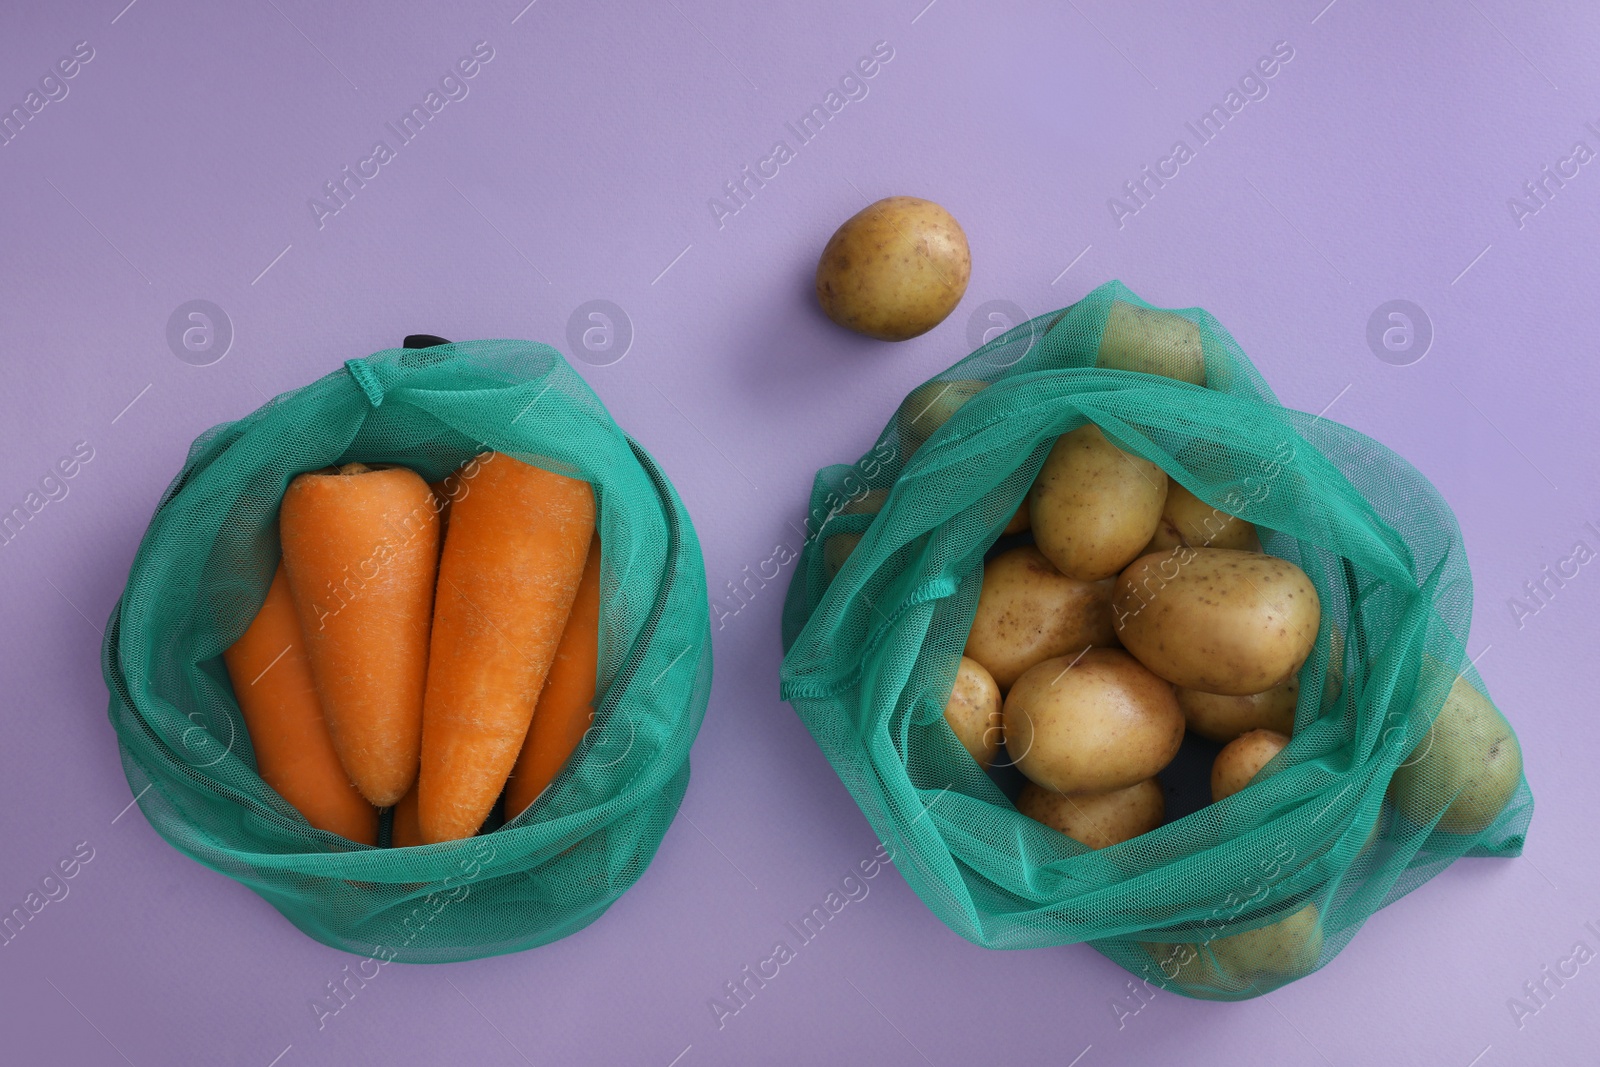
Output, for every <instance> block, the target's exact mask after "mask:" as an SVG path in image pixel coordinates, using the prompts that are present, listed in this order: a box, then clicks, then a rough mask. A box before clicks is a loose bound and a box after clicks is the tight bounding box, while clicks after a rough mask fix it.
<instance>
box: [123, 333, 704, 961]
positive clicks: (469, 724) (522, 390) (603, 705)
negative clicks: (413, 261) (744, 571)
mask: <svg viewBox="0 0 1600 1067" xmlns="http://www.w3.org/2000/svg"><path fill="white" fill-rule="evenodd" d="M102 658H103V669H104V672H105V677H106V682H107V685H108V687H109V689H110V692H111V703H110V716H111V721H112V724H113V726H114V727H115V729H116V732H117V736H118V740H119V743H120V746H121V751H122V759H123V766H124V769H125V771H126V773H127V776H128V782H129V785H130V786H131V787H132V789H133V791H134V793H135V795H136V796H137V798H138V803H139V806H140V807H141V809H142V810H143V812H144V814H145V815H146V817H147V818H148V819H149V820H150V822H151V824H152V825H153V826H154V827H155V828H156V830H157V831H158V832H159V833H160V834H161V835H162V836H163V837H164V838H166V839H167V841H169V842H170V843H171V844H172V845H173V846H175V847H176V848H178V849H179V850H180V851H182V852H184V853H185V854H186V855H188V856H190V857H191V858H193V859H195V860H197V861H199V862H200V863H203V864H205V865H206V866H208V867H211V868H213V869H215V870H218V871H221V872H222V873H224V874H226V875H228V876H229V877H232V878H235V879H237V880H239V881H241V882H243V883H245V884H246V885H248V886H250V887H251V888H252V889H254V890H255V891H256V892H257V893H259V894H261V895H262V896H263V897H265V898H266V899H267V900H268V901H269V902H271V903H272V904H273V905H274V906H275V907H276V908H278V910H279V911H281V912H282V913H283V914H284V915H285V916H286V917H288V918H289V919H290V921H292V922H293V923H294V924H295V925H296V926H298V927H299V928H300V929H302V930H303V931H305V932H306V933H307V934H309V935H310V936H312V937H314V938H316V939H318V940H320V941H323V942H324V943H326V944H329V945H332V946H334V947H337V948H341V949H345V950H347V951H350V952H356V953H360V954H362V955H367V956H375V957H378V958H383V959H397V960H402V961H408V962H443V961H452V960H462V959H471V958H476V957H481V956H487V955H493V954H496V953H502V952H512V951H517V950H519V949H524V948H529V947H532V946H535V945H539V944H543V943H545V942H548V941H551V940H554V939H556V938H559V937H563V936H565V935H566V934H569V933H572V932H573V931H575V930H578V929H580V928H582V927H583V926H585V925H586V924H588V923H589V922H592V921H593V920H594V919H596V918H597V917H598V916H599V915H600V914H601V913H602V912H604V910H605V909H606V908H607V907H608V906H609V905H610V903H611V902H612V901H613V900H615V899H616V898H617V897H618V896H620V895H621V894H622V893H623V892H624V891H625V890H626V889H627V888H628V887H629V886H630V885H632V884H633V882H634V881H635V880H637V879H638V877H639V876H640V874H642V873H643V871H644V869H645V867H646V865H647V864H648V863H649V862H650V859H651V857H652V856H653V855H654V853H655V849H656V847H657V846H658V845H659V843H660V841H661V838H662V836H663V835H664V834H665V833H666V829H667V826H668V825H669V824H670V823H671V821H672V818H673V816H674V814H675V813H676V811H677V807H678V804H679V802H680V801H681V799H682V797H683V792H684V789H685V787H686V786H687V783H688V776H689V748H690V745H691V743H692V742H693V740H694V736H695V733H696V731H697V730H698V729H699V725H700V721H701V718H702V717H703V715H704V712H705V706H706V701H707V698H708V695H709V688H710V675H711V649H710V628H709V615H708V609H707V599H706V588H705V572H704V565H703V563H702V561H701V557H700V549H699V544H698V541H697V540H696V538H695V533H694V529H693V527H692V525H691V524H690V521H689V517H688V514H687V513H686V512H685V510H684V508H683V505H682V503H681V501H680V500H679V499H678V496H677V494H676V492H675V491H674V490H673V488H672V485H671V483H670V482H669V481H668V480H667V478H666V476H665V474H663V473H662V471H661V470H660V468H659V467H658V466H657V464H656V463H655V461H654V460H653V459H652V458H651V457H650V455H649V454H648V453H647V452H646V451H645V450H644V449H643V448H642V447H641V446H640V445H639V444H638V443H637V442H635V441H634V440H633V439H632V438H630V437H628V436H627V435H626V434H625V433H623V432H622V431H621V430H620V429H619V428H618V427H617V426H616V424H615V423H614V422H613V421H612V420H611V418H610V416H609V415H608V414H607V412H606V410H605V408H604V406H603V405H602V404H601V402H600V400H599V398H597V397H596V396H595V395H594V394H593V393H592V392H591V391H590V390H589V388H588V387H587V386H586V385H585V384H584V382H583V381H582V379H581V378H579V377H578V375H577V374H575V373H574V372H573V371H572V369H571V368H570V367H569V366H568V365H567V364H566V363H565V361H564V360H563V359H562V358H561V356H560V355H559V354H558V353H556V352H555V351H554V350H553V349H551V348H549V347H547V346H544V345H537V344H530V343H526V342H520V341H479V342H470V343H464V344H447V343H446V344H438V345H433V346H431V347H425V348H416V349H411V348H408V349H391V350H388V351H384V352H379V353H377V354H375V355H373V356H371V357H369V358H367V359H363V360H352V361H350V362H349V363H348V364H347V365H346V367H345V369H342V370H339V371H337V372H335V373H333V374H330V375H328V376H327V377H325V378H323V379H321V380H319V381H316V382H313V383H312V384H310V385H308V386H306V387H305V388H303V389H300V390H297V391H295V392H292V393H287V394H284V395H282V396H279V397H277V398H276V399H274V400H273V401H271V402H270V403H268V404H267V405H265V406H264V407H262V408H261V409H260V410H258V411H256V412H254V413H253V414H251V415H249V416H247V417H246V418H244V419H241V420H239V421H237V422H233V423H228V424H224V425H222V426H218V427H215V428H213V429H212V430H210V431H208V432H207V433H206V434H204V435H202V436H201V437H200V438H199V439H198V440H197V441H196V442H195V443H194V445H193V447H192V448H191V449H190V453H189V457H188V460H187V462H186V463H185V465H184V468H183V470H182V471H181V472H180V473H179V475H178V477H177V478H176V479H175V480H174V481H173V483H172V485H171V487H170V488H169V489H168V490H167V492H166V494H165V495H164V496H163V498H162V500H161V502H160V505H159V506H158V507H157V509H156V513H155V516H154V517H153V518H152V520H151V522H150V526H149V529H148V530H147V531H146V533H145V537H144V540H143V542H142V543H141V545H140V547H139V551H138V553H137V555H136V557H135V559H134V563H133V566H132V569H131V573H130V575H129V579H128V584H127V588H126V590H125V591H124V593H123V595H122V597H121V599H120V600H119V601H118V603H117V606H116V608H115V609H114V611H113V612H112V615H111V620H110V624H109V625H108V627H107V630H106V642H105V646H104V652H103V657H102Z"/></svg>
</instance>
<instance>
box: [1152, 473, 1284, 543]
mask: <svg viewBox="0 0 1600 1067" xmlns="http://www.w3.org/2000/svg"><path fill="white" fill-rule="evenodd" d="M1150 545H1151V547H1150V548H1149V549H1148V550H1147V551H1148V552H1155V551H1158V550H1160V549H1170V548H1176V547H1177V546H1179V545H1188V546H1190V547H1191V548H1237V549H1240V550H1242V551H1245V552H1259V551H1261V542H1260V541H1259V540H1257V538H1256V528H1255V527H1254V526H1253V525H1251V524H1250V523H1248V522H1245V521H1244V520H1243V519H1241V518H1239V517H1238V516H1235V515H1229V514H1228V513H1227V512H1226V511H1223V510H1221V509H1220V508H1214V507H1212V506H1211V505H1210V504H1207V503H1206V502H1205V501H1204V500H1201V499H1200V498H1199V497H1197V496H1195V495H1194V494H1193V493H1191V492H1189V490H1187V489H1185V488H1184V487H1183V486H1182V485H1181V484H1179V483H1178V482H1176V481H1174V482H1171V483H1170V484H1169V485H1168V486H1167V501H1166V503H1165V504H1164V505H1163V506H1162V508H1161V524H1160V525H1159V526H1157V527H1156V533H1155V536H1154V537H1153V538H1151V540H1150Z"/></svg>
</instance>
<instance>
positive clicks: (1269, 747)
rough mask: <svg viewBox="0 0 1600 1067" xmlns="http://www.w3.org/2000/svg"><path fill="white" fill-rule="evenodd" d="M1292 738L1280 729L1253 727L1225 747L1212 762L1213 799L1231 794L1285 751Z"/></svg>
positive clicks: (1213, 800)
mask: <svg viewBox="0 0 1600 1067" xmlns="http://www.w3.org/2000/svg"><path fill="white" fill-rule="evenodd" d="M1288 743H1289V739H1288V738H1287V737H1286V736H1284V735H1283V734H1280V733H1278V732H1277V731H1276V730H1251V731H1250V732H1249V733H1247V734H1240V735H1239V736H1238V737H1236V738H1234V739H1233V740H1232V741H1229V742H1228V743H1227V745H1225V746H1223V749H1222V751H1221V752H1218V753H1217V758H1216V761H1215V762H1214V763H1212V764H1211V800H1212V802H1213V803H1215V802H1216V801H1219V800H1222V799H1223V798H1224V797H1231V796H1233V794H1235V793H1237V792H1238V791H1239V790H1241V789H1243V788H1244V787H1245V786H1247V785H1249V784H1250V779H1252V778H1254V777H1255V776H1256V775H1258V774H1260V773H1261V768H1263V767H1265V766H1266V765H1267V764H1268V763H1270V762H1272V757H1274V756H1276V755H1277V754H1278V753H1280V752H1282V751H1283V749H1284V746H1286V745H1287V744H1288Z"/></svg>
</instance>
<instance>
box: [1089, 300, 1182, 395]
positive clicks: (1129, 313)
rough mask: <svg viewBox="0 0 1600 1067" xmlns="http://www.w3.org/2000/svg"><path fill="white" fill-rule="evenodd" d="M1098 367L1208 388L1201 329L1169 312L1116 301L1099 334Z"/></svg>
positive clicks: (1096, 363)
mask: <svg viewBox="0 0 1600 1067" xmlns="http://www.w3.org/2000/svg"><path fill="white" fill-rule="evenodd" d="M1095 366H1097V367H1105V368H1106V369H1108V370H1136V371H1144V372H1145V373H1146V374H1160V375H1162V376H1163V377H1167V378H1176V379H1178V380H1179V381H1181V382H1190V383H1192V384H1194V385H1204V384H1206V361H1205V354H1204V353H1203V352H1202V351H1201V347H1200V327H1198V326H1196V325H1195V324H1194V323H1192V322H1190V321H1189V320H1188V319H1186V318H1184V317H1183V316H1182V315H1174V314H1173V313H1172V312H1170V311H1157V310H1155V309H1154V308H1142V307H1139V306H1138V305H1136V304H1130V303H1128V302H1126V301H1123V300H1116V301H1113V302H1112V304H1111V311H1110V313H1109V314H1108V315H1107V316H1106V326H1105V329H1104V330H1103V331H1102V332H1101V334H1100V352H1099V355H1098V357H1097V358H1096V359H1095Z"/></svg>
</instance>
